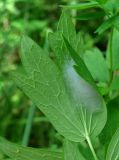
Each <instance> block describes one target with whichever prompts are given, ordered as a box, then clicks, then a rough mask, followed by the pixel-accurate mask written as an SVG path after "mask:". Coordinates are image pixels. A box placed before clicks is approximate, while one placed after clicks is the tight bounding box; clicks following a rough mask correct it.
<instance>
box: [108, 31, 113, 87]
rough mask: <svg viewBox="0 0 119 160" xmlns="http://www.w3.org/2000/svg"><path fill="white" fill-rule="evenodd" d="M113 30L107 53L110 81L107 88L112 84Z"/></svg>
mask: <svg viewBox="0 0 119 160" xmlns="http://www.w3.org/2000/svg"><path fill="white" fill-rule="evenodd" d="M113 30H114V29H113V28H112V32H111V37H110V45H109V53H110V80H109V86H110V85H111V83H112V80H113V49H112V45H113Z"/></svg>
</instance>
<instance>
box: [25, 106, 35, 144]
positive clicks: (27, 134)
mask: <svg viewBox="0 0 119 160" xmlns="http://www.w3.org/2000/svg"><path fill="white" fill-rule="evenodd" d="M35 108H36V107H35V105H32V106H31V107H30V108H29V112H28V118H27V122H26V126H25V130H24V135H23V140H22V145H23V146H27V145H28V142H29V137H30V133H31V128H32V122H33V117H34V113H35Z"/></svg>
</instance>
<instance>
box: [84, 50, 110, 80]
mask: <svg viewBox="0 0 119 160" xmlns="http://www.w3.org/2000/svg"><path fill="white" fill-rule="evenodd" d="M84 62H85V64H86V66H87V68H88V69H89V71H90V73H91V74H92V76H93V78H94V80H95V81H98V82H100V81H101V82H108V81H109V70H108V67H107V64H106V61H105V59H104V57H103V53H101V51H100V50H99V49H97V48H94V49H92V50H89V51H87V52H86V53H85V54H84Z"/></svg>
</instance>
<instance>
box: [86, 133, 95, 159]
mask: <svg viewBox="0 0 119 160" xmlns="http://www.w3.org/2000/svg"><path fill="white" fill-rule="evenodd" d="M86 140H87V142H88V145H89V147H90V150H91V152H92V154H93V157H94V159H95V160H98V157H97V155H96V153H95V150H94V148H93V145H92V143H91V140H90V138H89V136H87V137H86Z"/></svg>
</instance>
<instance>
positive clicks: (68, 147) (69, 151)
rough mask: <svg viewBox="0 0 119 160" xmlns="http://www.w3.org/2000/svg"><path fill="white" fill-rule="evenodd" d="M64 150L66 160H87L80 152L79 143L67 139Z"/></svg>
mask: <svg viewBox="0 0 119 160" xmlns="http://www.w3.org/2000/svg"><path fill="white" fill-rule="evenodd" d="M63 148H64V160H85V159H84V157H83V156H82V154H81V153H80V151H79V148H78V144H77V143H75V142H71V141H68V140H67V139H65V141H64V145H63Z"/></svg>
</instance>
